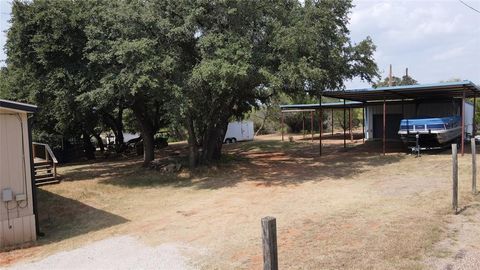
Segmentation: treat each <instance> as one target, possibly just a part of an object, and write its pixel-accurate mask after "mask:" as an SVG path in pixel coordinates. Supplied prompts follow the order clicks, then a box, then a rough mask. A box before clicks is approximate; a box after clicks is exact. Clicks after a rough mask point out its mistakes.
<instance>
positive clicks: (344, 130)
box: [343, 99, 347, 148]
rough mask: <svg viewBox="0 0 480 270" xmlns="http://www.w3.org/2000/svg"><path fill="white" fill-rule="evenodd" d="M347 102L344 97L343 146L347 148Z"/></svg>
mask: <svg viewBox="0 0 480 270" xmlns="http://www.w3.org/2000/svg"><path fill="white" fill-rule="evenodd" d="M345 114H346V104H345V99H343V148H347V133H346V132H347V123H345V118H346V115H345Z"/></svg>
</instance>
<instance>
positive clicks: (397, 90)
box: [323, 81, 480, 102]
mask: <svg viewBox="0 0 480 270" xmlns="http://www.w3.org/2000/svg"><path fill="white" fill-rule="evenodd" d="M464 92H465V97H467V98H470V97H473V96H474V95H478V96H480V88H479V87H478V86H476V85H475V84H474V83H473V82H471V81H460V82H446V83H434V84H418V85H402V86H392V87H379V88H364V89H349V90H338V91H333V90H330V91H323V96H325V97H332V98H339V99H346V100H352V101H359V102H366V101H381V100H384V99H387V100H402V99H414V100H418V99H442V98H455V97H457V98H458V97H462V95H463V93H464Z"/></svg>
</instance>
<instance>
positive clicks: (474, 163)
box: [470, 138, 477, 195]
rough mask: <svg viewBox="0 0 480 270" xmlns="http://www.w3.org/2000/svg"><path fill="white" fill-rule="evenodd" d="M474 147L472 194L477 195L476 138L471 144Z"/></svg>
mask: <svg viewBox="0 0 480 270" xmlns="http://www.w3.org/2000/svg"><path fill="white" fill-rule="evenodd" d="M470 144H471V146H472V193H473V195H475V194H477V147H476V145H475V138H472V140H471V142H470Z"/></svg>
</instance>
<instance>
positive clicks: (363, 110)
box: [362, 104, 365, 142]
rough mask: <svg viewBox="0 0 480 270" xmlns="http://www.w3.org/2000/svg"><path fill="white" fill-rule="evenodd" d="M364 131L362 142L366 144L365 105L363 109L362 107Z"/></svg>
mask: <svg viewBox="0 0 480 270" xmlns="http://www.w3.org/2000/svg"><path fill="white" fill-rule="evenodd" d="M362 131H363V136H362V142H365V104H363V107H362Z"/></svg>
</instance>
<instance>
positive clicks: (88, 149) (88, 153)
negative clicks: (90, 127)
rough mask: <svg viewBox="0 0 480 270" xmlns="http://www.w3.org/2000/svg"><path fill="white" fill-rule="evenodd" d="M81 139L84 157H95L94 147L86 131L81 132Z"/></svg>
mask: <svg viewBox="0 0 480 270" xmlns="http://www.w3.org/2000/svg"><path fill="white" fill-rule="evenodd" d="M82 140H83V150H84V152H85V157H86V158H87V159H89V160H92V159H95V147H94V146H93V144H92V141H91V140H90V136H89V135H88V133H87V132H83V136H82Z"/></svg>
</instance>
